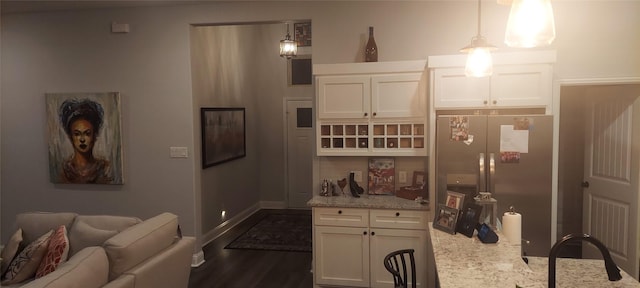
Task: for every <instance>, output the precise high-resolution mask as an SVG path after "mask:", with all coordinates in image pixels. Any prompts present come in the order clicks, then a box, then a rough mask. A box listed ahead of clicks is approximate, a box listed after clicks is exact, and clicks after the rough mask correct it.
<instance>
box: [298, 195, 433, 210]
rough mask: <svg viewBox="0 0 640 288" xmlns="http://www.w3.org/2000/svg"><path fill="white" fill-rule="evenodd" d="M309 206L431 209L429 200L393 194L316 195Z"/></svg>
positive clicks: (308, 203) (309, 202)
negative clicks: (356, 195)
mask: <svg viewBox="0 0 640 288" xmlns="http://www.w3.org/2000/svg"><path fill="white" fill-rule="evenodd" d="M307 206H309V207H336V208H370V209H403V210H427V211H428V210H429V202H425V203H423V204H421V203H419V202H416V201H414V200H407V199H404V198H400V197H396V196H393V195H366V194H363V195H361V196H360V198H356V197H352V196H329V197H326V196H318V195H316V196H314V197H313V198H311V200H309V201H308V202H307Z"/></svg>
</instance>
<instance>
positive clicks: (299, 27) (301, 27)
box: [293, 22, 311, 47]
mask: <svg viewBox="0 0 640 288" xmlns="http://www.w3.org/2000/svg"><path fill="white" fill-rule="evenodd" d="M293 30H294V31H295V35H294V36H295V37H294V38H295V41H296V44H297V45H298V47H307V46H311V22H302V23H294V24H293Z"/></svg>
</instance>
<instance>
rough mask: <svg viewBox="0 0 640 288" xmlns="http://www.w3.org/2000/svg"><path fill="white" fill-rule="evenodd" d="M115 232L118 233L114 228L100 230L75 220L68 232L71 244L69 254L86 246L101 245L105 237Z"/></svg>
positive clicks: (111, 235) (73, 253)
mask: <svg viewBox="0 0 640 288" xmlns="http://www.w3.org/2000/svg"><path fill="white" fill-rule="evenodd" d="M116 234H118V231H116V230H102V229H98V228H94V227H92V226H91V225H89V224H87V223H85V222H82V221H76V222H75V223H74V224H73V226H72V227H71V232H70V233H69V241H70V245H71V248H70V249H71V250H70V251H69V255H71V256H73V255H75V254H76V253H78V251H80V250H82V249H84V248H86V247H90V246H102V244H103V243H104V241H107V239H109V238H111V237H113V236H114V235H116Z"/></svg>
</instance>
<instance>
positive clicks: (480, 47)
mask: <svg viewBox="0 0 640 288" xmlns="http://www.w3.org/2000/svg"><path fill="white" fill-rule="evenodd" d="M480 37H481V38H477V37H475V38H473V40H471V44H470V45H469V46H467V47H464V48H462V49H461V50H460V52H466V53H468V54H469V55H468V56H467V64H466V65H465V67H464V74H465V75H466V76H467V77H487V76H491V74H493V59H492V57H491V51H493V50H496V47H495V46H493V45H491V44H488V43H487V41H486V40H485V39H484V37H482V36H480Z"/></svg>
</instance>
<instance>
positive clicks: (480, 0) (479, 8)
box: [478, 0, 482, 38]
mask: <svg viewBox="0 0 640 288" xmlns="http://www.w3.org/2000/svg"><path fill="white" fill-rule="evenodd" d="M480 3H482V0H478V38H480V25H481V24H480V19H481V13H480V11H481V10H482V5H481V4H480Z"/></svg>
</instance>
